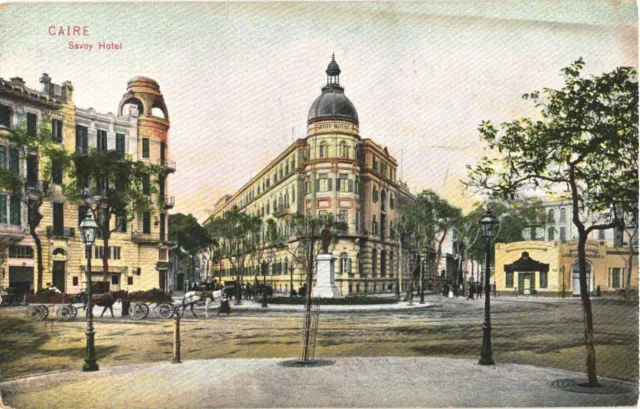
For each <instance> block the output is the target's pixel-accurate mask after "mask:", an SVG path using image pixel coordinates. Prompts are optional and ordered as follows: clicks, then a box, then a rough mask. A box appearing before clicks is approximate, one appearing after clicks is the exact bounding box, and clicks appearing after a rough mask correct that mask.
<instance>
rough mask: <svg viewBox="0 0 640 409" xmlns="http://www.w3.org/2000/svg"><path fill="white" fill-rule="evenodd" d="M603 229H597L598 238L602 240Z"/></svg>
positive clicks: (603, 237)
mask: <svg viewBox="0 0 640 409" xmlns="http://www.w3.org/2000/svg"><path fill="white" fill-rule="evenodd" d="M604 239H605V236H604V230H598V240H604Z"/></svg>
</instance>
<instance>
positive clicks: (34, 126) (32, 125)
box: [27, 112, 38, 137]
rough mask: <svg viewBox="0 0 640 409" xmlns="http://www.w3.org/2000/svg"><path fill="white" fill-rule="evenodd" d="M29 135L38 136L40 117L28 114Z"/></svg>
mask: <svg viewBox="0 0 640 409" xmlns="http://www.w3.org/2000/svg"><path fill="white" fill-rule="evenodd" d="M27 135H28V136H33V137H35V136H38V115H36V114H32V113H30V112H29V113H27Z"/></svg>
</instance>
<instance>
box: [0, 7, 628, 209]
mask: <svg viewBox="0 0 640 409" xmlns="http://www.w3.org/2000/svg"><path fill="white" fill-rule="evenodd" d="M0 7H2V8H1V9H0V77H2V78H6V79H8V78H10V77H14V76H19V77H22V78H23V79H24V80H25V81H26V82H27V86H30V87H32V88H36V89H39V87H40V84H39V83H38V78H39V77H40V75H41V74H42V73H43V72H46V73H48V74H49V75H50V76H51V77H52V79H53V81H54V82H55V83H62V82H63V81H67V80H68V81H71V82H72V83H73V85H74V88H75V91H74V100H75V103H76V105H77V106H79V107H82V108H88V107H93V108H94V109H96V110H97V111H99V112H114V113H115V112H116V111H117V106H118V103H119V102H120V99H121V97H122V95H123V94H124V93H125V92H126V84H127V81H128V80H129V79H131V78H132V77H134V76H138V75H143V76H148V77H151V78H153V79H155V80H156V81H157V82H158V83H159V84H160V88H161V91H162V92H163V94H164V98H165V102H166V104H167V107H168V111H169V116H170V121H171V130H170V142H169V150H170V156H171V159H173V160H175V161H176V163H177V172H176V173H175V174H174V175H172V176H171V177H170V179H169V192H170V194H172V195H175V197H176V207H175V208H174V210H173V211H174V212H182V213H192V214H193V215H195V216H196V217H198V218H199V219H200V220H203V219H204V218H205V217H206V215H207V214H208V212H210V210H211V209H212V208H213V205H214V203H215V202H216V201H217V199H218V198H219V197H221V196H222V195H224V194H227V193H233V192H235V191H236V190H237V189H238V188H240V187H241V186H242V185H244V184H245V183H246V182H247V181H248V180H249V178H250V177H251V176H252V175H255V174H257V173H258V172H259V171H260V170H261V169H262V168H263V167H264V166H266V165H267V164H268V163H269V161H270V160H271V159H273V158H275V156H277V155H278V154H279V153H280V152H282V151H283V150H284V149H285V148H286V147H287V146H289V144H290V143H291V142H292V140H293V138H296V139H297V138H303V137H304V136H305V132H306V119H307V114H308V111H309V108H310V106H311V104H312V103H313V101H314V100H315V99H316V98H317V97H318V96H319V95H320V89H321V87H322V86H323V85H324V83H325V82H326V75H325V73H324V71H325V69H326V67H327V64H328V63H329V61H330V59H331V55H332V53H335V58H336V61H337V62H338V63H339V65H340V68H341V70H342V74H341V76H340V82H341V85H343V86H344V88H345V94H346V95H347V97H348V98H349V99H350V100H351V101H352V102H353V104H354V105H355V107H356V109H357V111H358V116H359V120H360V135H361V136H362V137H363V138H371V139H373V140H374V141H375V142H377V143H379V144H382V145H384V146H386V147H388V149H389V151H390V153H391V154H392V155H393V156H395V157H396V159H397V160H398V162H399V163H400V169H399V170H398V175H399V176H400V177H401V178H402V179H403V180H404V181H406V182H407V183H408V184H409V187H410V189H411V191H412V192H414V193H417V192H419V191H421V190H423V189H432V190H434V191H436V192H437V193H439V194H440V195H442V196H443V197H445V198H447V199H448V200H449V201H450V202H451V203H453V204H455V205H457V206H459V207H462V208H463V209H469V208H470V206H471V204H472V203H473V202H474V201H475V200H476V199H475V198H474V197H472V195H471V194H470V192H465V191H464V190H463V188H462V186H461V184H460V180H462V179H464V178H465V177H466V169H465V166H466V165H468V164H470V165H473V164H474V163H475V161H476V159H477V158H479V157H481V156H483V155H484V154H485V153H484V152H483V149H484V147H483V144H482V142H481V141H480V139H479V134H478V131H477V128H478V125H479V124H480V122H481V121H483V120H492V121H494V122H496V123H499V122H503V121H508V120H511V119H515V118H519V117H522V116H535V115H536V110H535V108H534V107H533V104H532V103H531V102H530V101H524V100H522V99H521V96H522V95H523V94H524V93H527V92H531V91H533V90H539V89H542V88H544V87H551V88H554V87H560V86H561V85H562V77H561V76H560V70H561V69H562V68H563V67H566V66H568V65H569V64H571V63H572V62H573V61H575V60H577V59H578V58H580V57H582V58H583V59H584V61H585V63H586V67H585V70H584V72H585V73H586V74H589V75H591V74H595V75H597V74H600V73H602V72H606V71H610V70H613V69H614V68H615V67H617V66H621V65H629V66H634V67H637V62H638V26H637V22H638V15H637V7H636V4H635V3H633V2H625V1H511V2H503V1H433V2H422V3H410V2H402V3H391V2H376V3H370V2H302V3H300V2H295V3H291V2H290V3H277V2H260V3H239V2H238V3H236V2H230V3H161V4H158V3H154V4H150V3H136V4H125V3H111V4H95V3H89V4H15V5H4V6H0ZM52 25H53V26H60V25H62V26H68V25H71V26H74V25H78V26H88V32H89V35H88V36H86V37H67V36H51V35H49V33H48V31H49V27H50V26H52ZM69 41H74V42H76V43H91V44H96V45H95V46H94V48H93V49H92V51H81V50H70V49H68V43H69ZM100 41H107V42H116V43H121V44H122V46H123V48H122V49H121V50H117V51H99V50H97V49H96V48H97V43H98V42H100Z"/></svg>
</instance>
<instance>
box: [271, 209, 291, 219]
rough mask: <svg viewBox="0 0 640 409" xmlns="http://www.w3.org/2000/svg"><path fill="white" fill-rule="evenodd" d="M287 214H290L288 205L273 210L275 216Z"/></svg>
mask: <svg viewBox="0 0 640 409" xmlns="http://www.w3.org/2000/svg"><path fill="white" fill-rule="evenodd" d="M287 214H289V208H288V207H278V209H277V210H274V211H273V217H284V216H285V215H287Z"/></svg>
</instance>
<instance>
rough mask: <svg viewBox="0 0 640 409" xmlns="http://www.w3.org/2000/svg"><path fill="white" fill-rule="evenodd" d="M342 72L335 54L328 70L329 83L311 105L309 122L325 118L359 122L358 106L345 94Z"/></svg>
mask: <svg viewBox="0 0 640 409" xmlns="http://www.w3.org/2000/svg"><path fill="white" fill-rule="evenodd" d="M340 72H341V71H340V66H339V65H338V63H337V62H336V60H335V56H334V57H332V59H331V62H330V63H329V66H328V67H327V71H326V73H327V85H325V86H324V87H323V88H322V94H320V96H319V97H318V98H317V99H316V100H315V101H314V102H313V104H312V105H311V109H310V110H309V116H308V117H307V121H308V122H312V121H314V122H315V121H316V120H319V119H323V118H326V119H330V118H339V119H346V120H350V121H351V122H355V123H358V113H357V112H356V107H354V106H353V104H352V103H351V101H349V98H347V96H346V95H344V88H342V87H341V86H340Z"/></svg>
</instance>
